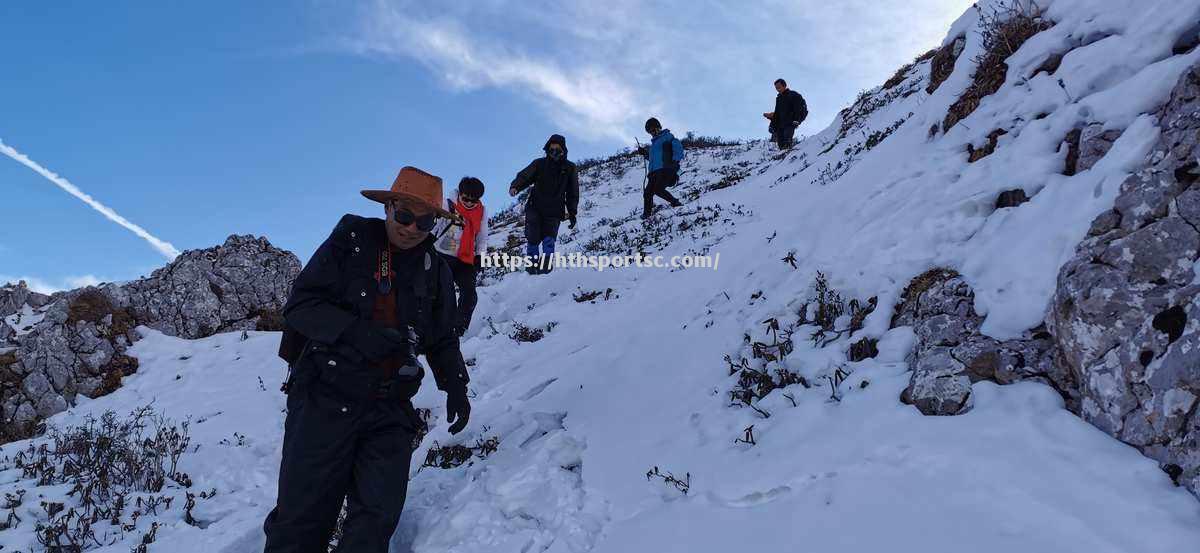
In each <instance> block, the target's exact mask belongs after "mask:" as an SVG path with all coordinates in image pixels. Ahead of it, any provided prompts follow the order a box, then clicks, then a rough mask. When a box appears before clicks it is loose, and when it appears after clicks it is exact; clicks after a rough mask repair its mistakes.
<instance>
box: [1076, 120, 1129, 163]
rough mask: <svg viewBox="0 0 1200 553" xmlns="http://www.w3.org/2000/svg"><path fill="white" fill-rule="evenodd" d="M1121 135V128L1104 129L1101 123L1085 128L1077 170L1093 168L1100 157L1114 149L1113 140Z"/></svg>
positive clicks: (1081, 136) (1080, 139) (1080, 142)
mask: <svg viewBox="0 0 1200 553" xmlns="http://www.w3.org/2000/svg"><path fill="white" fill-rule="evenodd" d="M1120 137H1121V130H1119V129H1110V130H1107V131H1106V130H1104V125H1103V124H1101V123H1093V124H1091V125H1088V126H1086V127H1084V128H1083V131H1082V133H1081V135H1080V137H1079V160H1078V161H1076V163H1075V171H1076V172H1082V171H1087V170H1088V169H1091V168H1092V167H1093V166H1095V165H1096V162H1097V161H1100V158H1102V157H1104V156H1105V154H1107V153H1108V151H1109V150H1111V149H1112V145H1113V142H1116V141H1117V139H1118V138H1120Z"/></svg>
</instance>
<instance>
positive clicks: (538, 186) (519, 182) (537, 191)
mask: <svg viewBox="0 0 1200 553" xmlns="http://www.w3.org/2000/svg"><path fill="white" fill-rule="evenodd" d="M530 186H533V190H532V191H530V192H529V205H531V206H533V207H534V208H536V209H537V211H538V212H539V213H541V214H542V215H543V216H545V217H553V218H555V219H561V218H562V216H563V210H564V208H565V209H566V212H567V215H568V216H570V217H574V216H575V215H576V213H577V212H578V209H579V171H578V170H577V169H576V168H575V164H574V163H571V162H570V161H569V160H566V159H564V160H562V161H558V162H555V161H552V160H550V159H549V158H545V157H540V158H537V159H535V160H533V162H532V163H530V164H529V166H528V167H526V168H524V169H521V172H520V173H517V177H516V178H514V179H513V181H512V187H513V188H515V189H516V190H517V192H520V191H522V190H524V189H526V188H529V187H530Z"/></svg>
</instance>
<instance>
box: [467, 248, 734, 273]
mask: <svg viewBox="0 0 1200 553" xmlns="http://www.w3.org/2000/svg"><path fill="white" fill-rule="evenodd" d="M479 263H480V266H481V267H498V268H503V269H505V270H508V271H523V270H525V269H528V268H530V267H538V266H546V264H547V263H549V264H550V266H551V267H553V268H556V269H593V270H596V271H604V270H607V269H627V268H654V269H672V270H673V269H711V270H714V271H715V270H717V267H718V266H719V265H720V263H721V253H720V252H717V253H714V254H711V255H671V256H666V255H645V254H642V253H638V254H634V255H587V254H582V253H578V252H571V253H565V254H564V253H559V252H554V253H552V254H549V255H539V256H530V255H509V254H507V253H500V252H495V253H491V254H488V255H485V256H482V257H480V259H479Z"/></svg>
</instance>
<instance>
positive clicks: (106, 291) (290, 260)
mask: <svg viewBox="0 0 1200 553" xmlns="http://www.w3.org/2000/svg"><path fill="white" fill-rule="evenodd" d="M299 272H300V262H299V260H298V259H297V258H296V256H295V255H293V254H291V253H290V252H287V251H284V250H280V249H278V248H275V247H274V246H272V245H271V244H270V243H269V242H267V240H266V239H263V238H254V237H250V236H230V237H229V238H228V239H227V240H226V241H225V243H224V244H223V245H221V246H218V247H214V248H208V249H204V250H191V251H187V252H184V253H183V254H182V255H180V256H179V257H178V258H176V259H175V260H174V261H172V262H171V263H170V264H168V265H167V266H166V267H163V268H162V269H159V270H157V271H155V272H154V273H153V274H152V275H151V276H150V277H148V278H144V279H140V280H136V281H133V282H128V283H123V284H105V285H102V286H100V287H87V288H82V289H77V290H72V291H69V292H63V293H58V294H55V295H54V296H52V297H46V296H40V297H39V296H33V295H28V294H26V292H19V290H20V289H22V288H23V287H21V286H20V285H18V286H16V287H5V288H4V289H0V306H3V305H7V304H4V303H2V302H5V301H6V299H11V302H16V303H20V306H18V307H17V309H21V308H23V306H25V305H29V306H30V307H33V308H35V311H36V312H37V316H38V317H39V318H40V321H39V322H37V323H36V324H35V325H34V326H33V327H32V328H31V329H29V330H28V331H27V332H24V333H22V334H16V335H11V336H10V338H9V340H10V342H9V346H10V347H9V348H8V349H9V350H10V351H9V353H8V354H7V357H0V417H2V418H0V420H2V421H3V422H4V424H3V425H0V427H2V429H0V440H2V441H7V440H12V439H18V438H22V437H25V436H28V435H30V434H31V433H32V432H34V430H35V426H36V424H37V422H38V421H40V420H41V419H44V418H46V417H48V416H50V415H53V414H55V413H58V412H60V411H63V410H65V409H66V408H67V407H68V406H69V405H71V404H72V403H74V401H75V398H76V396H78V395H84V396H87V397H96V396H99V395H103V394H106V393H109V392H112V391H113V390H114V389H116V388H117V387H118V386H119V385H120V380H121V377H123V376H126V375H128V374H131V373H132V372H134V371H136V370H137V360H136V359H134V358H132V357H129V356H128V355H126V354H125V351H126V349H127V348H128V347H129V346H130V345H131V344H132V343H133V342H134V341H135V340H137V339H138V336H137V334H136V333H135V332H134V331H133V329H134V327H136V326H138V325H145V326H147V327H150V328H153V329H156V330H159V331H162V332H163V333H165V334H169V335H172V336H179V337H183V338H201V337H204V336H209V335H211V334H215V333H218V332H225V331H231V330H246V329H249V330H253V329H256V328H261V327H262V326H263V325H264V324H267V325H268V326H269V325H277V320H278V317H279V315H278V313H279V311H280V310H281V309H282V306H283V303H284V302H285V301H286V300H287V293H288V290H289V288H290V286H291V282H292V280H293V279H294V278H295V277H296V275H297V274H298V273H299ZM10 288H11V289H13V290H14V291H12V292H9V293H8V295H4V292H5V291H8V290H9V289H10ZM21 294H24V295H21ZM0 326H7V325H0ZM10 332H11V330H10ZM14 348H15V349H14ZM0 351H4V350H0ZM6 360H7V362H5V361H6Z"/></svg>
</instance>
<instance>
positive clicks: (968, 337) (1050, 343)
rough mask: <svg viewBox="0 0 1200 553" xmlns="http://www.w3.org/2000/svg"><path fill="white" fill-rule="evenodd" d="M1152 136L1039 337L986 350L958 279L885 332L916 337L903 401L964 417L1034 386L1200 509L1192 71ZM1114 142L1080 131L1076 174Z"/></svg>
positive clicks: (1112, 135)
mask: <svg viewBox="0 0 1200 553" xmlns="http://www.w3.org/2000/svg"><path fill="white" fill-rule="evenodd" d="M1159 127H1160V129H1161V131H1162V132H1161V134H1160V138H1159V143H1158V145H1157V146H1156V148H1155V150H1154V152H1153V153H1152V155H1151V157H1150V161H1149V163H1148V165H1147V166H1146V167H1145V168H1144V169H1142V170H1141V171H1139V172H1137V173H1135V174H1133V175H1131V176H1130V177H1129V178H1128V179H1126V180H1125V182H1124V183H1123V184H1122V186H1121V190H1120V193H1119V195H1118V196H1117V198H1116V200H1115V202H1114V208H1113V209H1111V210H1109V211H1106V212H1104V213H1102V214H1100V215H1099V216H1098V217H1096V219H1095V220H1094V221H1093V222H1092V225H1091V229H1090V230H1089V232H1088V236H1087V237H1086V238H1085V239H1084V240H1083V241H1082V242H1081V243H1080V244H1079V246H1078V248H1077V250H1076V254H1075V257H1074V258H1072V259H1071V260H1070V261H1068V262H1067V263H1066V264H1064V265H1063V267H1062V268H1061V270H1060V272H1059V275H1058V282H1057V287H1056V290H1055V294H1054V297H1053V299H1052V302H1051V305H1050V310H1049V312H1048V314H1047V316H1046V321H1045V327H1044V329H1034V330H1031V331H1029V332H1027V333H1025V335H1024V336H1022V337H1020V338H1018V339H1013V340H1006V341H997V340H995V339H993V338H990V337H987V336H983V335H981V334H980V333H979V326H980V323H981V322H982V317H980V316H979V315H978V314H976V313H975V311H974V308H973V304H974V294H973V292H972V291H971V288H970V286H968V285H967V283H966V282H965V281H963V279H962V277H960V276H959V275H958V274H957V273H954V272H953V271H950V270H946V269H938V270H933V271H929V272H927V273H925V274H923V275H921V276H918V277H917V278H915V279H913V282H912V283H911V284H910V285H909V287H908V288H907V289H906V290H905V291H904V294H903V295H902V298H901V303H900V304H899V305H898V306H897V308H896V314H895V316H894V317H893V321H892V326H893V327H896V326H906V325H907V326H912V327H913V329H914V332H915V333H916V336H917V340H916V345H915V347H914V349H913V351H912V353H911V354H910V359H909V365H910V367H912V376H911V377H910V382H909V386H908V388H906V389H905V390H904V393H903V395H902V400H904V401H905V402H906V403H911V404H913V405H915V406H916V407H917V408H918V409H920V410H921V412H922V413H925V414H927V415H954V414H959V413H963V412H965V411H967V410H968V409H970V406H971V383H973V382H978V381H980V380H992V381H995V382H999V383H1002V384H1005V383H1009V382H1015V381H1018V380H1030V379H1032V380H1037V381H1041V382H1044V383H1046V384H1049V385H1051V386H1053V387H1054V388H1055V389H1057V390H1058V391H1059V393H1061V394H1062V395H1063V398H1064V399H1065V400H1066V404H1067V407H1068V408H1069V409H1071V410H1072V411H1074V412H1075V413H1078V414H1079V415H1080V416H1081V417H1083V418H1084V420H1087V421H1088V422H1090V423H1092V424H1094V425H1095V426H1097V427H1098V428H1100V429H1101V430H1104V431H1105V432H1107V433H1109V434H1111V435H1112V436H1114V437H1116V438H1118V439H1120V440H1121V441H1124V442H1125V443H1128V444H1130V445H1133V446H1134V447H1137V448H1138V449H1140V450H1141V451H1142V452H1143V453H1144V454H1146V455H1147V456H1148V457H1151V458H1153V459H1155V460H1157V461H1159V463H1160V464H1161V466H1162V467H1163V469H1164V470H1165V471H1166V472H1167V473H1168V474H1169V475H1170V476H1171V478H1172V479H1174V480H1175V481H1176V482H1177V483H1179V484H1181V485H1183V486H1186V487H1187V488H1188V489H1190V490H1191V491H1192V492H1193V493H1195V494H1197V495H1200V271H1198V270H1197V263H1198V262H1200V65H1198V66H1196V67H1194V68H1193V69H1192V70H1191V71H1189V72H1188V73H1187V74H1185V75H1184V76H1183V77H1182V78H1181V80H1180V81H1179V83H1178V84H1177V85H1176V87H1175V89H1174V90H1173V91H1172V94H1171V97H1170V100H1169V101H1168V102H1167V104H1166V105H1165V106H1164V107H1163V108H1162V111H1161V112H1160V113H1159ZM1118 136H1119V132H1115V131H1105V130H1103V128H1102V127H1100V126H1097V125H1093V126H1090V127H1084V128H1083V129H1082V131H1081V132H1080V137H1079V144H1080V147H1079V152H1080V153H1079V158H1078V161H1077V163H1078V168H1079V170H1081V171H1082V170H1086V169H1088V168H1090V167H1092V166H1093V165H1094V164H1095V163H1096V162H1097V161H1098V160H1099V158H1100V157H1102V156H1103V155H1104V153H1106V152H1107V151H1108V147H1109V146H1111V143H1112V142H1113V141H1115V140H1116V138H1117V137H1118Z"/></svg>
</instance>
